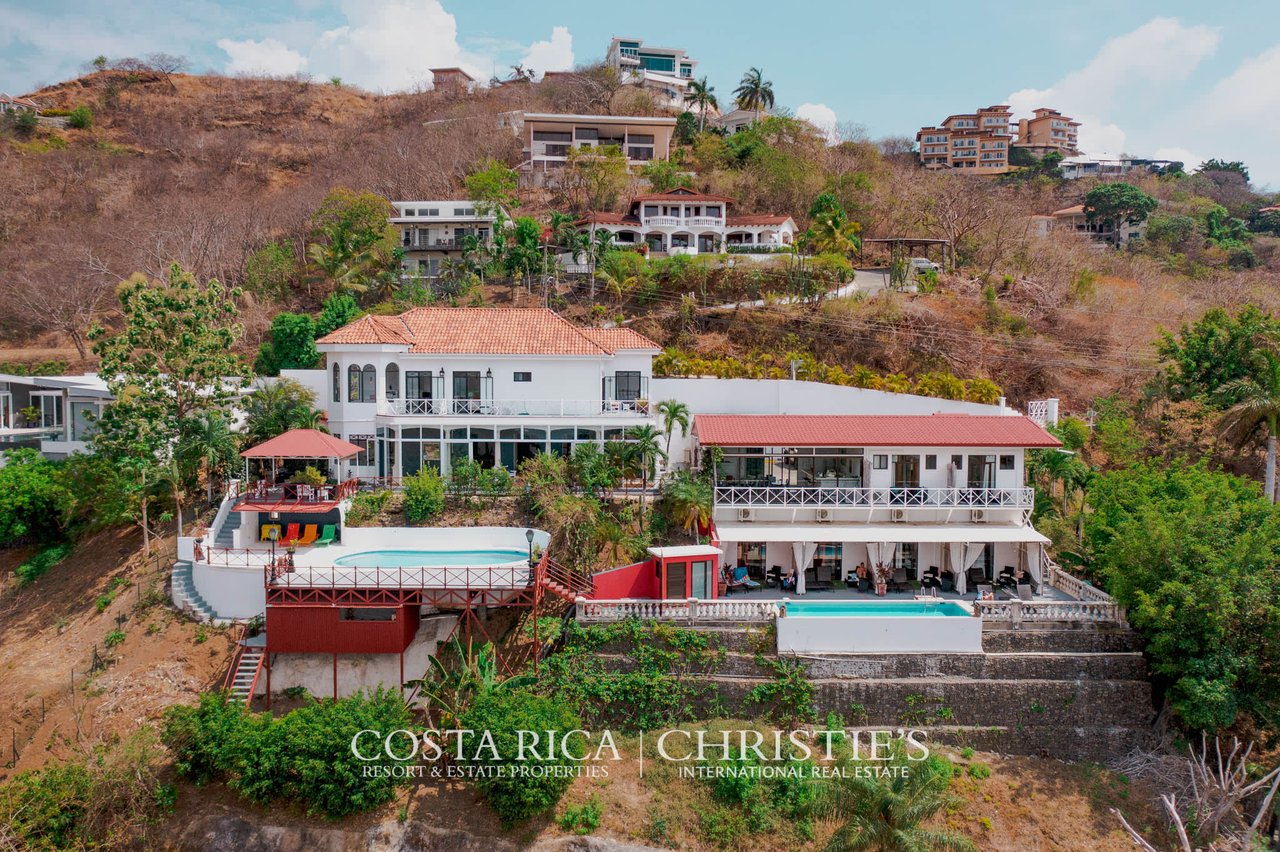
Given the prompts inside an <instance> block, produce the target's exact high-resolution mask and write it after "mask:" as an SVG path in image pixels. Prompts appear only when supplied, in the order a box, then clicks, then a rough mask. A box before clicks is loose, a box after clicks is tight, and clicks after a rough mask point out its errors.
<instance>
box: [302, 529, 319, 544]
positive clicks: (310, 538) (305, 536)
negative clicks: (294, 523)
mask: <svg viewBox="0 0 1280 852" xmlns="http://www.w3.org/2000/svg"><path fill="white" fill-rule="evenodd" d="M319 537H320V530H319V528H318V527H317V526H316V525H315V524H307V525H306V526H305V527H303V528H302V538H300V539H298V544H300V545H304V546H307V547H309V546H311V545H312V544H314V543H315V540H316V539H317V538H319Z"/></svg>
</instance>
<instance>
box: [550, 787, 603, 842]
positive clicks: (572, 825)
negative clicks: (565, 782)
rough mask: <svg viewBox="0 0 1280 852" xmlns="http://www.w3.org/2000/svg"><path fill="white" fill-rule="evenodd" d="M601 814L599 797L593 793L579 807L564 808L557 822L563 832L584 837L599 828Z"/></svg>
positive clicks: (601, 808)
mask: <svg viewBox="0 0 1280 852" xmlns="http://www.w3.org/2000/svg"><path fill="white" fill-rule="evenodd" d="M603 813H604V806H603V805H601V804H600V797H598V796H596V795H595V794H594V793H593V794H592V795H591V798H589V799H587V800H586V801H585V802H583V803H582V804H581V805H577V806H570V807H567V808H565V809H564V813H563V814H561V815H560V819H558V820H557V822H558V823H559V824H560V827H561V828H563V829H564V830H565V831H572V832H573V833H574V834H583V835H586V834H591V833H592V832H593V831H595V830H596V829H597V828H599V827H600V816H601V815H602V814H603Z"/></svg>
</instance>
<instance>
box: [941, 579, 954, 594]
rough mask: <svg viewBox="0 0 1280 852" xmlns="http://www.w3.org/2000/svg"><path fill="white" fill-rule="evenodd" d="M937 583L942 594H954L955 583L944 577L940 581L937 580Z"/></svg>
mask: <svg viewBox="0 0 1280 852" xmlns="http://www.w3.org/2000/svg"><path fill="white" fill-rule="evenodd" d="M939 583H940V584H941V586H942V591H944V592H954V591H955V590H956V581H955V580H953V579H951V578H950V577H948V576H946V575H943V577H942V579H941V580H939Z"/></svg>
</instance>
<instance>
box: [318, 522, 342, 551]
mask: <svg viewBox="0 0 1280 852" xmlns="http://www.w3.org/2000/svg"><path fill="white" fill-rule="evenodd" d="M337 537H338V527H337V526H336V525H334V524H325V525H324V531H323V532H321V533H320V537H319V538H318V539H316V543H315V545H314V546H315V547H325V546H327V545H330V544H333V540H334V539H336V538H337Z"/></svg>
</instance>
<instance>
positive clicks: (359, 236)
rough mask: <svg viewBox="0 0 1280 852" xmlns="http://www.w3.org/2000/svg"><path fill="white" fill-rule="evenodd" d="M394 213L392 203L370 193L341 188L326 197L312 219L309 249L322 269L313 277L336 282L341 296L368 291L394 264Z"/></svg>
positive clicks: (313, 261)
mask: <svg viewBox="0 0 1280 852" xmlns="http://www.w3.org/2000/svg"><path fill="white" fill-rule="evenodd" d="M391 213H392V209H391V205H390V204H389V203H388V202H387V200H386V199H385V198H383V197H382V196H380V195H375V194H373V193H371V192H364V193H355V192H352V191H351V190H349V189H342V188H339V189H335V190H333V191H332V192H330V193H329V194H328V195H327V196H325V199H324V201H322V202H321V203H320V207H319V208H317V210H316V212H315V214H313V215H312V217H311V227H312V233H313V236H314V238H315V242H312V243H311V244H309V245H308V246H307V259H308V260H309V261H310V262H311V263H312V265H313V266H314V267H315V268H316V270H317V273H318V274H317V275H315V276H313V277H316V278H319V279H320V280H323V281H327V282H331V283H332V284H333V286H334V288H335V289H336V290H337V291H338V292H343V291H352V292H356V293H363V292H365V291H366V290H368V289H369V279H370V278H372V277H373V276H374V275H375V274H376V273H378V272H380V271H382V270H384V269H386V268H387V267H388V266H390V264H391V261H392V257H393V250H394V248H395V245H396V232H395V228H393V227H392V226H391V224H390V223H389V222H388V221H387V220H388V218H389V217H390V216H391Z"/></svg>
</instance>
